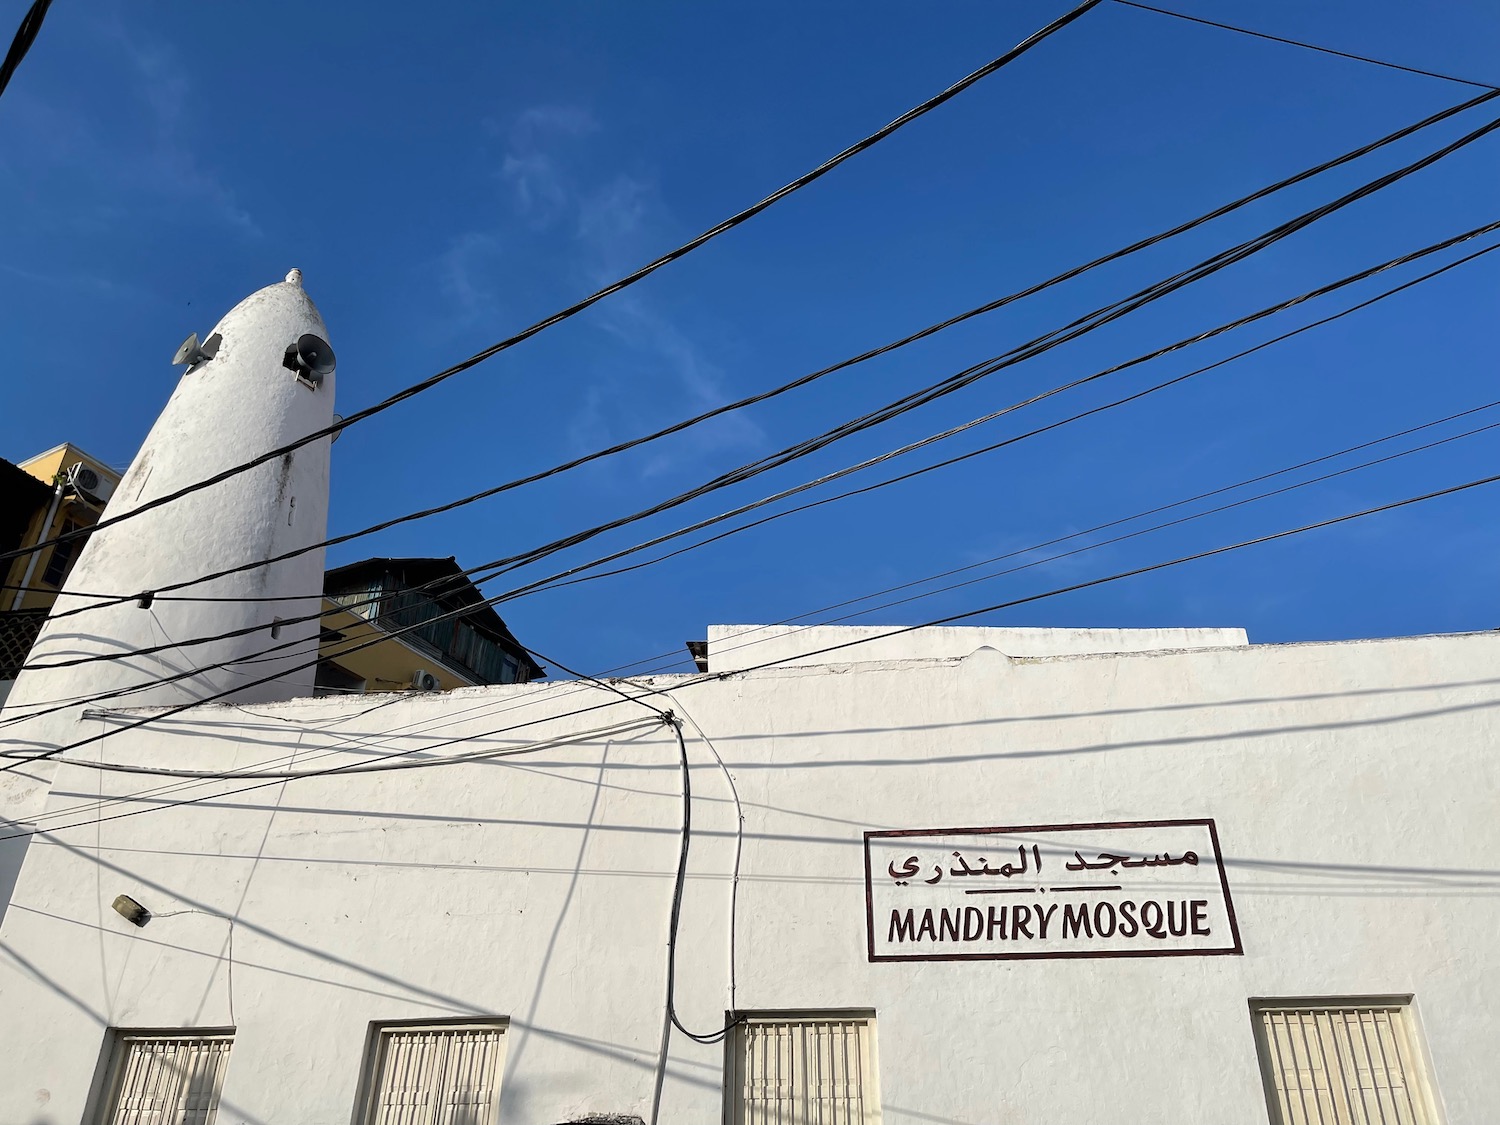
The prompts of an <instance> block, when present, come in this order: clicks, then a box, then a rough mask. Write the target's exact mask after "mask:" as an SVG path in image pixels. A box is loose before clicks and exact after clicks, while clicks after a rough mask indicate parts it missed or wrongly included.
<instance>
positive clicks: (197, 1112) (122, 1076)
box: [102, 1032, 233, 1125]
mask: <svg viewBox="0 0 1500 1125" xmlns="http://www.w3.org/2000/svg"><path fill="white" fill-rule="evenodd" d="M232 1039H233V1036H231V1035H230V1034H228V1033H217V1032H216V1033H211V1034H194V1033H190V1032H181V1033H177V1034H170V1033H168V1034H162V1033H135V1032H118V1033H117V1039H116V1043H115V1052H116V1053H115V1077H114V1084H113V1088H112V1093H111V1098H110V1102H109V1107H108V1112H107V1113H106V1114H105V1116H104V1117H103V1118H102V1120H103V1121H104V1122H105V1125H213V1122H214V1118H215V1117H216V1116H217V1115H218V1112H219V1090H220V1088H221V1087H222V1086H223V1085H224V1071H225V1068H226V1067H228V1065H229V1045H230V1043H231V1041H232Z"/></svg>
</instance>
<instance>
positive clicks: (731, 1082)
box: [721, 1008, 883, 1125]
mask: <svg viewBox="0 0 1500 1125" xmlns="http://www.w3.org/2000/svg"><path fill="white" fill-rule="evenodd" d="M726 1016H728V1017H729V1018H727V1019H726V1020H725V1022H726V1023H731V1022H732V1023H733V1025H734V1026H733V1027H732V1028H731V1029H730V1032H729V1034H728V1035H726V1036H724V1081H723V1086H724V1098H723V1111H722V1118H721V1120H722V1125H737V1122H739V1121H740V1120H741V1117H740V1107H741V1104H742V1100H743V1093H742V1088H743V1083H742V1082H741V1081H740V1075H741V1065H740V1064H741V1060H742V1059H743V1058H744V1057H745V1048H744V1029H745V1028H747V1027H750V1026H752V1025H755V1024H772V1023H804V1024H806V1023H860V1024H863V1025H864V1040H865V1041H864V1054H865V1058H864V1063H865V1074H864V1082H863V1084H862V1098H863V1101H864V1103H865V1111H864V1122H862V1123H861V1125H880V1123H881V1121H882V1118H883V1106H882V1104H881V1100H880V1039H879V1031H878V1027H877V1020H876V1018H875V1009H874V1008H758V1009H741V1010H739V1011H736V1012H730V1013H726Z"/></svg>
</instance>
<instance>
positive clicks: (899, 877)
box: [865, 819, 1244, 961]
mask: <svg viewBox="0 0 1500 1125" xmlns="http://www.w3.org/2000/svg"><path fill="white" fill-rule="evenodd" d="M865 910H866V925H867V927H868V937H869V956H870V960H871V961H966V960H974V961H987V960H1021V959H1027V958H1039V957H1163V956H1193V955H1200V956H1201V955H1209V954H1216V953H1217V954H1222V953H1243V952H1244V950H1243V949H1242V948H1241V946H1240V933H1239V927H1238V925H1237V924H1236V923H1235V918H1234V904H1233V903H1232V902H1231V901H1230V898H1229V881H1228V880H1227V879H1226V878H1225V877H1224V864H1223V860H1222V857H1221V855H1220V852H1219V834H1218V832H1217V830H1216V829H1215V828H1214V822H1213V821H1212V820H1206V819H1205V820H1142V821H1129V822H1121V823H1115V824H1046V825H1033V826H1030V827H1023V828H923V829H913V830H910V831H893V832H866V833H865Z"/></svg>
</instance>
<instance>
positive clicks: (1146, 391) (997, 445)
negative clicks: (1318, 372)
mask: <svg viewBox="0 0 1500 1125" xmlns="http://www.w3.org/2000/svg"><path fill="white" fill-rule="evenodd" d="M1495 250H1500V243H1497V244H1495V245H1491V246H1486V247H1485V248H1484V249H1483V250H1478V251H1475V252H1474V253H1472V254H1467V255H1465V256H1464V257H1462V258H1459V259H1457V260H1455V261H1452V262H1449V263H1447V264H1446V265H1444V266H1440V267H1439V268H1437V269H1435V270H1431V271H1429V272H1428V273H1425V274H1422V275H1421V276H1420V277H1415V278H1412V279H1411V280H1410V281H1407V282H1403V283H1402V284H1400V285H1397V286H1393V287H1392V288H1390V289H1386V290H1383V291H1381V292H1380V293H1377V294H1375V295H1374V296H1373V297H1369V298H1366V299H1365V300H1363V301H1360V302H1359V303H1358V304H1354V305H1350V306H1348V307H1347V308H1343V309H1340V310H1339V311H1338V312H1336V313H1331V314H1329V315H1328V316H1325V317H1321V318H1319V319H1318V320H1314V321H1310V322H1309V323H1307V324H1304V325H1301V326H1300V327H1298V328H1293V329H1292V330H1291V331H1289V332H1283V333H1281V334H1280V335H1277V336H1272V337H1271V338H1270V339H1269V340H1263V341H1261V342H1260V343H1259V344H1255V345H1253V346H1251V347H1248V348H1245V349H1243V350H1242V351H1238V352H1235V353H1234V354H1232V355H1228V356H1225V357H1224V358H1223V359H1220V360H1216V361H1215V362H1213V363H1210V364H1207V365H1205V366H1203V367H1198V368H1194V369H1193V370H1192V371H1188V372H1186V373H1184V374H1182V375H1176V376H1174V377H1172V378H1171V379H1166V380H1163V381H1162V382H1159V383H1153V384H1152V385H1151V386H1149V387H1144V388H1142V389H1141V390H1139V391H1135V392H1132V393H1131V394H1128V395H1125V396H1123V397H1121V398H1116V399H1111V400H1110V401H1109V402H1105V403H1101V404H1099V405H1098V406H1092V407H1089V408H1088V409H1086V410H1081V411H1078V412H1076V413H1073V414H1069V415H1067V416H1066V417H1064V418H1059V419H1058V420H1057V421H1055V422H1049V423H1047V424H1046V425H1044V426H1038V427H1036V428H1034V429H1030V430H1024V431H1022V432H1021V433H1019V434H1014V435H1012V436H1010V437H1007V438H1003V439H1001V440H1000V441H997V442H992V443H991V444H989V445H982V446H980V447H979V448H978V449H971V450H968V451H967V452H964V453H960V454H958V455H957V456H955V457H949V458H946V459H944V460H942V461H937V462H934V463H932V464H930V465H924V466H922V467H921V468H919V469H912V470H911V471H909V472H905V473H901V474H900V475H898V476H894V477H887V478H886V479H885V480H881V481H876V482H875V483H874V484H867V485H862V486H861V487H859V488H851V489H847V490H846V491H844V492H836V493H834V494H833V495H832V496H824V497H820V498H819V499H817V500H812V501H809V502H808V503H806V504H798V505H796V506H795V507H791V508H785V509H782V510H781V511H779V512H773V513H772V514H771V515H769V516H762V517H761V518H760V519H756V520H752V521H750V522H749V523H744V524H739V525H738V526H736V527H732V528H729V529H728V530H727V531H721V532H718V533H716V534H714V535H710V536H707V537H705V538H703V539H698V540H695V541H694V542H692V543H689V544H687V545H686V546H684V547H678V548H677V549H675V550H672V551H668V552H666V553H664V554H661V555H656V556H653V557H652V558H649V559H646V560H645V561H643V562H638V563H633V564H631V565H630V566H622V567H617V568H615V569H613V570H605V571H598V572H596V573H594V574H583V575H582V576H581V577H577V578H571V577H570V578H566V580H563V579H562V577H561V576H554V578H556V579H557V580H555V581H551V582H549V583H548V584H547V585H546V587H545V588H546V589H549V590H552V589H558V588H560V587H563V586H573V585H577V584H579V583H582V582H591V581H594V580H595V579H597V578H610V577H613V576H615V575H618V574H626V573H629V572H630V571H635V570H641V569H643V568H645V567H648V566H654V565H655V564H656V563H659V562H665V561H666V560H667V559H671V558H676V557H677V556H679V555H683V554H686V553H687V552H689V551H695V550H697V549H698V548H700V547H706V546H708V545H709V544H710V543H716V542H718V541H720V540H722V539H727V538H729V537H730V536H733V535H738V534H739V533H741V532H743V531H749V530H751V529H753V528H756V527H760V526H762V525H763V524H767V523H771V522H773V521H775V520H778V519H783V518H785V517H787V516H792V515H796V514H798V513H799V512H806V511H810V510H812V509H813V508H820V507H822V506H823V505H824V504H833V503H836V502H838V501H840V500H847V499H848V498H849V497H851V496H862V495H864V494H866V493H869V492H875V491H877V490H879V489H882V488H888V487H890V486H891V485H895V484H901V483H903V482H905V481H908V480H912V479H913V478H915V477H919V476H923V475H925V474H926V473H930V472H934V471H936V470H938V469H946V468H949V467H950V466H952V465H957V464H959V463H961V462H964V461H968V460H970V459H971V458H974V457H980V456H983V455H984V454H986V453H994V452H995V451H996V450H999V449H1004V448H1005V447H1007V446H1010V445H1015V444H1016V443H1018V442H1022V441H1026V440H1027V439H1029V438H1033V437H1038V436H1040V435H1041V434H1045V433H1049V432H1051V431H1052V430H1056V429H1059V428H1061V427H1063V426H1067V425H1071V424H1072V423H1074V422H1078V421H1082V420H1083V419H1085V418H1089V417H1092V416H1093V415H1095V414H1101V413H1103V412H1104V411H1106V410H1113V409H1115V408H1117V407H1120V406H1125V405H1127V404H1129V403H1132V402H1136V401H1138V400H1140V399H1143V398H1146V397H1147V396H1149V395H1153V394H1156V393H1157V392H1158V391H1163V390H1166V389H1167V388H1169V387H1175V386H1176V385H1177V384H1179V383H1183V382H1186V381H1187V380H1189V379H1194V378H1196V377H1197V376H1199V375H1205V374H1207V373H1208V372H1210V371H1215V370H1217V369H1218V368H1220V367H1224V366H1226V365H1227V364H1230V363H1233V362H1235V361H1236V360H1239V359H1244V358H1245V357H1246V356H1248V355H1253V354H1254V353H1256V352H1258V351H1261V350H1262V349H1264V348H1269V347H1271V346H1273V345H1275V344H1279V343H1281V342H1282V341H1284V340H1289V339H1291V338H1292V337H1293V336H1299V335H1301V334H1302V333H1303V332H1308V331H1311V330H1312V329H1314V328H1321V327H1322V326H1323V325H1325V324H1329V323H1331V322H1333V321H1335V320H1340V319H1342V318H1343V317H1346V316H1349V315H1350V314H1351V313H1356V312H1359V311H1360V310H1362V309H1365V308H1368V307H1369V306H1371V305H1373V304H1376V303H1377V302H1379V301H1383V300H1385V299H1386V298H1387V297H1393V296H1395V295H1396V294H1397V293H1401V292H1403V291H1404V290H1407V289H1410V288H1412V287H1413V286H1416V285H1420V284H1421V283H1423V282H1424V281H1430V280H1432V279H1433V278H1435V277H1438V276H1440V275H1441V274H1444V273H1447V272H1448V271H1449V270H1451V269H1456V268H1457V267H1459V266H1462V265H1465V264H1467V263H1469V262H1472V261H1473V260H1474V259H1476V258H1479V257H1483V256H1484V255H1485V254H1490V253H1493V252H1494V251H1495ZM1380 268H1382V267H1377V269H1376V272H1379V269H1380ZM1353 280H1360V279H1358V278H1355V279H1353ZM1308 296H1311V295H1310V294H1309V295H1308ZM1303 299H1306V297H1304V298H1301V299H1298V300H1297V301H1295V302H1289V303H1300V301H1301V300H1303ZM1112 370H1114V369H1106V370H1105V371H1102V372H1097V373H1095V374H1094V375H1090V376H1086V377H1085V379H1083V380H1081V381H1079V382H1088V381H1091V380H1093V379H1095V378H1099V377H1101V376H1103V375H1106V374H1109V373H1110V372H1111V371H1112ZM1079 382H1074V383H1070V384H1065V385H1064V386H1062V387H1058V388H1054V389H1053V390H1052V391H1048V392H1045V393H1046V394H1047V395H1049V396H1050V395H1051V394H1055V393H1057V392H1059V391H1062V390H1066V389H1068V388H1070V387H1073V386H1077V385H1079ZM1029 402H1030V400H1027V404H1029ZM1476 409H1478V408H1476ZM1466 413H1467V412H1466ZM1002 414H1003V412H997V414H996V415H986V416H984V418H983V419H976V420H975V421H976V422H982V421H986V420H990V419H991V418H993V417H995V416H1000V415H1002ZM1455 417H1457V416H1455ZM1444 420H1445V421H1446V420H1447V419H1444ZM1404 432H1409V431H1404ZM1394 436H1398V437H1399V436H1401V435H1399V434H1398V435H1394ZM886 459H888V458H886V457H885V456H884V455H882V457H881V458H878V459H871V461H868V462H862V463H861V464H859V465H855V466H852V467H851V468H849V469H844V470H840V471H839V472H837V473H831V474H829V475H828V476H825V477H822V478H819V480H818V481H815V482H813V484H821V483H826V482H827V481H829V480H833V479H837V478H838V477H841V476H847V475H849V473H851V472H853V471H856V470H858V469H860V468H863V467H865V466H866V465H868V464H872V463H875V461H877V460H886ZM806 487H808V486H797V487H796V488H793V489H787V490H785V491H783V492H780V493H777V494H776V495H774V496H770V497H766V498H764V500H763V501H760V502H757V506H758V505H759V504H761V503H772V502H774V501H776V500H779V499H784V498H786V497H787V496H791V495H794V494H795V493H797V492H800V491H806ZM747 510H749V509H748V508H743V509H735V510H734V511H732V512H725V513H723V514H722V516H720V517H717V518H716V519H715V520H714V521H704V522H702V523H700V524H695V525H693V526H692V527H689V528H685V529H683V530H682V532H681V534H690V533H691V532H693V531H697V530H701V529H702V528H703V527H706V526H708V525H709V523H710V522H718V519H732V518H733V517H734V516H736V515H742V514H744V512H745V511H747ZM677 534H678V533H671V534H669V535H664V536H658V537H657V538H655V539H652V540H650V541H648V542H645V543H640V544H637V545H636V546H635V547H634V548H631V550H630V551H629V552H620V553H617V554H616V555H613V556H610V557H608V558H604V559H596V560H594V561H593V562H592V563H587V564H584V565H583V566H582V567H577V568H575V570H577V571H582V570H587V569H589V568H591V567H593V566H602V565H604V564H605V563H607V562H612V561H614V559H615V558H620V557H624V555H625V554H628V553H633V552H634V551H637V550H647V549H649V548H650V547H653V546H657V545H659V544H660V543H663V542H666V541H667V540H668V539H671V538H675V537H677ZM1044 546H1045V544H1044ZM570 573H571V572H570ZM527 592H529V590H528V591H527ZM501 600H502V601H504V600H507V598H504V597H502V599H501ZM497 604H498V603H497Z"/></svg>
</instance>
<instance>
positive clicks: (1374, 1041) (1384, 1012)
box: [1256, 1001, 1438, 1125]
mask: <svg viewBox="0 0 1500 1125" xmlns="http://www.w3.org/2000/svg"><path fill="white" fill-rule="evenodd" d="M1256 1019H1257V1021H1258V1027H1257V1032H1258V1034H1257V1040H1258V1042H1257V1046H1258V1048H1259V1050H1260V1056H1261V1067H1262V1071H1263V1073H1264V1074H1265V1076H1266V1096H1267V1098H1268V1099H1269V1100H1270V1102H1271V1114H1272V1120H1273V1122H1275V1123H1277V1125H1435V1123H1436V1122H1437V1120H1438V1118H1437V1113H1436V1110H1435V1109H1434V1107H1433V1100H1432V1092H1431V1090H1430V1088H1429V1086H1428V1084H1427V1080H1426V1076H1425V1075H1424V1073H1423V1066H1422V1061H1421V1059H1422V1056H1421V1052H1420V1050H1419V1049H1418V1046H1417V1041H1416V1034H1415V1029H1414V1028H1413V1026H1412V1021H1411V1012H1410V1009H1409V1008H1408V1006H1407V1005H1406V1004H1405V1003H1401V1002H1380V1001H1372V1002H1358V1001H1356V1002H1354V1003H1352V1004H1349V1005H1344V1004H1337V1005H1335V1004H1327V1005H1322V1004H1314V1005H1308V1006H1305V1007H1304V1006H1295V1007H1293V1006H1281V1005H1260V1006H1258V1007H1257V1011H1256Z"/></svg>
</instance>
